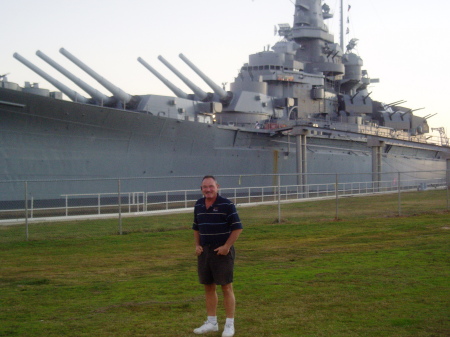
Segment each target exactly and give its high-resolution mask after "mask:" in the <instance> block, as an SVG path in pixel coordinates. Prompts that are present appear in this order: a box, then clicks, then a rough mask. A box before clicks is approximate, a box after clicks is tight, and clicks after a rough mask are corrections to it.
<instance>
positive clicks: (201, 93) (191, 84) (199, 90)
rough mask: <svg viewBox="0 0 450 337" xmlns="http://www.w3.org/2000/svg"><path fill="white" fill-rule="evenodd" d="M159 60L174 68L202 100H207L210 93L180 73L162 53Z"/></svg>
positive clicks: (171, 68) (175, 72)
mask: <svg viewBox="0 0 450 337" xmlns="http://www.w3.org/2000/svg"><path fill="white" fill-rule="evenodd" d="M158 60H160V61H161V62H162V63H164V65H165V66H166V67H167V68H169V69H170V70H172V72H173V73H174V74H175V75H177V76H178V77H179V78H180V79H181V80H182V81H183V82H184V83H185V84H186V85H187V86H188V87H189V88H190V89H191V90H192V91H193V92H194V94H196V95H197V96H198V97H199V98H200V100H202V101H203V100H206V99H207V98H208V94H207V93H206V92H204V91H203V90H202V89H200V88H199V87H197V86H196V85H195V84H194V83H192V82H191V81H190V80H189V79H188V78H187V77H186V76H184V75H183V74H182V73H180V72H179V71H178V70H177V69H176V68H175V67H174V66H173V65H171V64H170V63H169V62H167V61H166V59H165V58H164V57H162V56H161V55H159V56H158Z"/></svg>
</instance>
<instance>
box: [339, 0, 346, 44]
mask: <svg viewBox="0 0 450 337" xmlns="http://www.w3.org/2000/svg"><path fill="white" fill-rule="evenodd" d="M340 38H341V41H340V43H341V49H342V50H345V49H344V0H341V36H340Z"/></svg>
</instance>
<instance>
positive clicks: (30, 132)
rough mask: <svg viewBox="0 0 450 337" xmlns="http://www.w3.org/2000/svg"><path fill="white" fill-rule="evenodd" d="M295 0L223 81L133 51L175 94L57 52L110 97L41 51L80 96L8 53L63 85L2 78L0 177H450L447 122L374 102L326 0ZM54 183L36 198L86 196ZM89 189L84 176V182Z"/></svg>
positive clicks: (0, 196) (4, 196) (10, 196)
mask: <svg viewBox="0 0 450 337" xmlns="http://www.w3.org/2000/svg"><path fill="white" fill-rule="evenodd" d="M341 6H342V4H341ZM293 7H294V22H293V24H292V26H291V24H280V25H278V28H277V33H278V35H279V36H280V40H279V41H278V42H277V43H276V44H275V45H274V46H273V47H271V48H269V47H267V49H266V48H264V50H263V51H259V52H256V53H255V54H252V55H250V56H249V59H248V62H246V63H244V64H243V66H242V67H241V68H240V71H239V73H238V74H237V76H236V77H235V79H234V82H232V83H231V84H230V90H226V88H225V87H224V86H220V85H218V84H217V83H215V82H213V81H212V80H211V79H210V78H209V77H208V75H207V74H205V73H204V72H203V70H201V67H198V65H196V64H195V63H194V62H192V61H191V60H190V59H189V58H188V57H187V56H185V55H184V54H179V57H180V58H181V60H182V61H183V62H184V63H185V64H186V67H188V68H190V69H192V70H193V71H194V72H195V73H196V74H197V75H198V78H195V79H193V78H188V77H186V76H185V75H184V74H183V72H182V71H180V69H177V68H175V67H174V66H173V65H172V64H171V63H170V62H169V61H167V60H166V59H165V58H164V57H163V56H159V57H158V60H159V61H160V62H161V63H162V64H163V65H164V67H166V68H168V69H167V71H170V72H173V73H174V74H175V75H176V76H177V77H178V78H179V79H180V81H181V82H183V83H184V84H185V85H186V87H188V88H189V90H191V91H192V92H185V91H184V90H182V89H180V88H179V87H178V86H177V84H175V83H173V82H170V81H169V80H168V79H167V78H166V77H165V76H164V75H163V74H162V73H161V72H159V71H158V70H156V68H155V67H154V64H153V65H151V64H150V63H149V62H148V60H145V58H143V57H138V58H137V62H139V63H140V64H141V65H142V71H145V72H147V71H148V72H149V73H151V75H150V76H156V77H157V78H158V79H159V80H160V81H161V82H162V83H164V85H166V86H167V87H168V88H169V89H170V90H171V91H172V92H173V96H162V95H157V94H148V95H132V94H130V93H127V92H125V91H124V90H122V89H121V88H120V87H119V86H117V85H115V84H113V83H111V82H110V81H108V80H107V79H106V78H104V77H103V76H102V75H100V74H99V73H97V72H96V71H95V70H93V69H91V68H90V67H89V66H88V64H87V63H85V60H84V61H82V60H80V59H79V58H77V57H76V56H75V55H74V54H72V52H70V51H68V50H67V49H65V48H61V49H60V53H61V54H62V55H63V57H65V58H67V59H68V60H70V62H73V63H74V64H75V65H76V66H77V67H79V68H80V69H81V70H82V71H83V72H85V73H87V74H88V75H89V76H91V77H92V78H94V79H95V80H96V81H97V82H98V83H99V85H101V86H102V87H104V88H105V89H106V90H107V91H108V92H110V93H111V95H109V96H108V95H105V94H103V93H102V92H100V91H99V90H97V89H96V88H94V87H93V86H91V85H90V84H88V83H86V82H84V81H83V80H81V79H80V78H79V77H78V76H77V75H75V74H73V73H72V72H70V71H68V70H67V69H66V68H64V67H63V66H62V65H61V64H60V63H58V62H57V61H55V60H53V59H51V58H50V57H49V56H47V55H46V54H44V53H43V52H42V51H37V52H36V55H37V56H38V57H39V58H40V59H41V60H43V61H44V62H45V63H46V64H48V65H49V66H51V67H52V68H55V69H56V70H57V71H58V72H60V73H61V74H62V76H65V77H66V78H68V79H70V80H71V81H72V82H73V83H74V85H76V86H77V87H79V88H80V89H81V90H82V92H81V93H80V92H77V91H75V90H73V89H72V88H70V87H68V86H66V85H64V84H63V83H61V82H60V81H58V80H57V79H56V78H54V77H52V76H50V75H49V74H48V73H47V72H45V71H44V70H42V69H41V68H40V67H38V66H36V65H35V64H34V63H32V62H30V61H29V60H28V59H27V58H25V57H23V56H22V55H20V54H19V53H15V54H14V55H13V57H14V58H15V59H17V60H18V61H19V62H21V63H22V64H23V65H24V66H26V67H28V68H29V69H31V70H32V71H34V72H36V73H37V74H39V75H40V76H41V77H42V78H43V79H45V80H46V81H47V82H49V83H51V84H52V85H53V86H54V87H56V88H57V89H58V90H59V91H54V92H50V90H48V89H43V88H41V87H39V85H38V84H36V83H25V85H24V86H23V87H21V86H19V85H18V84H16V83H13V82H9V81H8V79H7V77H6V76H2V77H1V81H0V153H1V156H2V160H1V162H0V181H6V182H12V181H48V180H55V179H58V180H67V181H76V180H77V179H102V178H133V177H134V178H137V177H139V178H146V177H152V178H155V177H171V176H173V177H178V176H199V175H203V174H215V175H260V178H259V179H256V180H254V183H255V184H266V183H267V182H271V181H272V180H271V178H267V176H270V175H274V174H283V173H286V174H292V173H295V175H293V176H292V179H293V181H291V182H290V183H292V184H299V185H302V184H306V183H320V179H321V178H320V176H319V175H318V176H314V177H308V174H311V173H348V174H349V175H348V179H359V180H368V179H370V180H373V181H377V180H379V179H380V177H381V175H383V174H388V173H395V172H398V171H410V172H411V175H412V176H416V177H417V178H420V179H425V180H426V179H427V178H431V177H435V176H436V173H431V172H435V171H439V172H440V173H438V175H439V176H440V177H441V178H442V179H447V181H448V173H447V175H446V171H447V172H448V170H449V168H450V159H449V158H450V147H449V143H448V140H447V138H446V136H445V132H444V130H443V128H440V129H439V130H438V131H439V132H440V133H441V137H440V139H438V140H437V141H433V140H431V138H430V136H429V134H430V132H431V131H432V130H430V127H429V125H428V123H427V119H428V118H429V117H430V116H425V117H420V116H417V115H415V114H414V112H415V111H414V110H413V109H411V108H408V107H406V106H404V103H405V102H404V101H396V102H386V103H385V102H380V101H376V100H374V99H372V98H371V92H369V87H370V86H371V85H372V84H373V83H376V82H377V80H376V79H371V78H370V77H369V75H368V72H367V71H366V70H365V69H363V59H362V58H361V57H360V56H359V55H358V54H357V53H356V52H355V47H356V45H357V43H358V41H357V40H356V39H352V40H350V41H349V42H348V44H347V45H345V46H344V42H343V38H342V37H343V33H342V32H341V41H340V43H337V42H335V39H334V36H333V35H332V34H331V33H330V31H329V29H328V27H327V25H326V22H327V20H328V19H330V18H332V17H333V13H331V11H330V8H329V6H327V5H326V4H325V3H322V2H321V1H320V0H297V1H295V5H294V6H293ZM199 80H201V81H204V82H205V83H206V84H207V85H208V87H210V88H211V91H210V92H205V91H204V90H202V89H201V88H199V87H198V86H197V85H196V84H195V83H194V82H195V81H199ZM63 95H65V96H67V97H68V99H69V100H66V99H63ZM419 171H420V172H419ZM362 172H365V173H367V172H370V173H371V175H361V173H362ZM414 172H415V173H414ZM351 174H353V175H354V176H353V177H352V176H351ZM266 175H267V176H266ZM393 179H394V178H393ZM93 181H94V180H93ZM136 184H137V185H136V186H135V188H136V189H139V188H140V186H139V185H138V184H139V182H137V183H136ZM5 186H11V187H5V188H2V190H1V191H0V200H20V199H21V198H23V192H22V191H18V190H16V189H15V188H13V187H12V186H14V185H5ZM61 186H64V188H63V187H60V188H52V189H50V188H48V190H46V191H44V192H43V193H42V196H45V197H46V198H56V197H58V196H60V195H61V194H64V193H69V192H70V193H85V192H86V191H85V190H83V191H81V190H79V188H78V185H77V183H70V184H69V183H67V184H64V185H61ZM181 187H182V186H180V182H173V183H170V182H168V180H167V179H164V182H162V180H161V182H160V183H158V180H154V181H153V182H152V186H151V187H150V188H151V189H153V190H167V189H170V188H181ZM96 188H97V187H96V186H95V183H92V184H91V186H90V189H91V191H92V192H96ZM130 188H132V186H130ZM69 190H70V191H69Z"/></svg>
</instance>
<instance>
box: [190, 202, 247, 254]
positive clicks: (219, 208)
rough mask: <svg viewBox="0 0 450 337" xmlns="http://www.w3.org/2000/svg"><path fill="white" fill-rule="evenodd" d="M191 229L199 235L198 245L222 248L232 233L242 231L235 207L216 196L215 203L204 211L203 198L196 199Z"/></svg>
mask: <svg viewBox="0 0 450 337" xmlns="http://www.w3.org/2000/svg"><path fill="white" fill-rule="evenodd" d="M192 229H193V230H195V231H198V232H199V233H200V244H201V245H202V246H205V245H217V246H218V247H219V246H222V245H223V244H225V242H227V240H228V238H229V236H230V234H231V232H232V231H234V230H236V229H242V224H241V220H240V219H239V215H238V213H237V211H236V207H235V205H234V204H233V203H232V202H231V201H230V200H228V199H226V198H223V197H221V196H220V195H217V198H216V201H215V202H214V204H212V205H211V207H210V208H208V209H206V206H205V198H201V199H198V200H197V202H196V204H195V207H194V223H193V224H192Z"/></svg>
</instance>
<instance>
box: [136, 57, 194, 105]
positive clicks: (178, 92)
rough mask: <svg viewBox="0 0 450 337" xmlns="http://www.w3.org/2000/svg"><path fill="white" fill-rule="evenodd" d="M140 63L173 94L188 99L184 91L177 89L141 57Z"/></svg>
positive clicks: (139, 58)
mask: <svg viewBox="0 0 450 337" xmlns="http://www.w3.org/2000/svg"><path fill="white" fill-rule="evenodd" d="M138 61H139V62H140V63H141V64H142V65H143V66H144V67H145V68H147V69H148V70H149V71H150V72H151V73H152V74H153V75H155V76H156V77H157V78H158V79H159V80H160V81H161V82H163V83H164V84H165V85H166V86H167V87H168V88H169V89H170V90H172V92H173V93H174V94H175V95H176V96H177V97H180V98H186V99H188V98H189V96H188V94H186V93H185V92H184V91H183V90H181V89H180V88H178V87H176V86H175V85H174V84H172V82H170V81H169V80H168V79H167V78H165V77H164V76H163V75H161V74H160V73H159V72H158V71H157V70H156V69H155V68H153V67H152V66H151V65H150V64H148V63H147V62H145V61H144V60H143V59H142V58H141V57H138Z"/></svg>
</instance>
